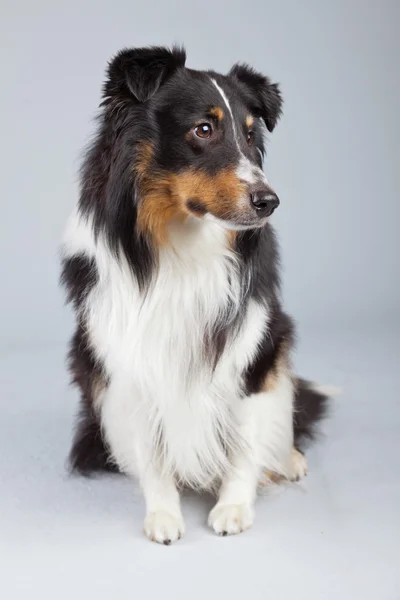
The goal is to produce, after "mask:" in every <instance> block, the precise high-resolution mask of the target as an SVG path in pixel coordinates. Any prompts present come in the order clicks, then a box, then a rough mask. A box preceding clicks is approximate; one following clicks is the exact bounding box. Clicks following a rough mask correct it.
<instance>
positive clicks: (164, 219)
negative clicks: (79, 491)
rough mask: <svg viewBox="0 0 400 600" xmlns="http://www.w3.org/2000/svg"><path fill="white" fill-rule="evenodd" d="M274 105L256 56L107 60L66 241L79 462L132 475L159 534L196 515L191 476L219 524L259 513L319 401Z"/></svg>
mask: <svg viewBox="0 0 400 600" xmlns="http://www.w3.org/2000/svg"><path fill="white" fill-rule="evenodd" d="M281 105H282V100H281V94H280V91H279V88H278V86H277V84H275V83H271V82H270V80H269V79H268V78H267V77H265V76H263V75H261V74H259V73H257V72H256V71H254V70H253V69H252V68H250V67H248V66H247V65H239V64H237V65H235V66H234V67H233V68H232V69H231V71H230V72H229V74H228V75H220V74H218V73H215V72H213V71H195V70H192V69H189V68H187V67H185V52H184V51H183V50H182V49H180V48H173V49H172V50H168V49H166V48H141V49H132V50H123V51H121V52H120V53H119V54H118V55H117V56H116V57H115V58H114V59H113V60H112V61H111V63H110V64H109V67H108V70H107V77H106V82H105V85H104V90H103V101H102V104H101V114H100V117H99V129H98V133H97V136H96V139H95V140H94V142H93V143H92V145H91V147H90V148H89V150H88V152H87V154H86V158H85V161H84V164H83V168H82V178H81V195H80V199H79V203H78V206H77V209H76V211H75V212H74V214H73V215H72V218H71V220H70V222H69V225H68V227H67V232H66V237H65V240H64V244H63V249H62V253H63V258H62V261H63V271H62V281H63V283H64V285H65V287H66V290H67V293H68V299H69V300H70V301H71V302H72V303H73V305H74V308H75V311H76V315H77V330H76V333H75V335H74V337H73V340H72V345H71V351H70V355H69V356H70V369H71V372H72V377H73V380H74V382H75V383H76V384H77V385H78V386H79V387H80V389H81V392H82V405H81V414H80V419H79V422H78V426H77V431H76V437H75V440H74V444H73V447H72V451H71V463H72V467H73V468H74V469H76V470H78V471H80V472H82V473H84V474H88V473H90V472H91V471H96V470H102V469H109V470H118V471H121V472H124V473H127V474H128V475H130V476H135V477H138V478H139V481H140V485H141V487H142V489H143V493H144V496H145V499H146V506H147V514H146V518H145V524H144V529H145V532H146V534H147V535H148V537H149V538H150V539H152V540H155V541H157V542H161V543H164V544H169V543H170V542H171V541H173V540H177V539H179V538H180V537H181V536H182V535H183V533H184V530H185V526H184V522H183V518H182V513H181V507H180V499H179V491H178V490H179V489H180V488H181V487H182V486H191V487H195V488H198V489H212V490H214V491H215V492H216V493H217V496H218V500H217V503H216V505H215V507H214V508H213V510H212V511H211V514H210V516H209V524H210V526H211V527H212V528H213V529H214V530H215V531H216V532H217V533H219V534H223V535H225V534H233V533H239V532H241V531H243V530H245V529H247V528H249V527H250V526H251V525H252V522H253V504H254V501H255V496H256V491H257V486H258V484H259V482H260V480H261V479H262V478H263V476H264V474H265V473H269V474H270V476H271V477H272V478H274V477H275V476H278V477H281V478H282V477H283V478H286V479H289V480H295V479H298V478H299V477H301V476H303V475H304V474H305V473H306V471H307V466H306V461H305V458H304V455H303V454H302V453H301V452H299V448H301V447H302V446H301V443H302V441H303V440H304V439H305V438H307V437H310V436H311V434H312V430H313V426H314V424H315V423H316V421H317V420H318V419H319V418H320V417H321V416H322V414H323V411H324V408H325V404H326V400H327V397H326V395H325V394H324V392H323V391H322V390H319V389H317V388H314V387H313V386H312V385H311V384H309V383H307V382H305V381H304V380H301V379H299V378H297V377H295V376H294V375H293V373H292V370H291V362H290V354H291V349H292V346H293V336H294V333H293V323H292V321H291V319H290V318H289V317H288V316H287V315H286V314H285V312H284V311H283V309H282V305H281V299H280V286H279V268H278V252H277V245H276V241H275V236H274V232H273V229H272V227H271V225H270V223H269V217H270V216H271V214H272V213H273V211H274V210H275V209H276V208H277V206H278V205H279V200H278V196H277V194H276V193H275V191H274V190H273V189H272V187H271V186H270V184H269V183H268V181H267V179H266V177H265V175H264V173H263V170H262V162H263V156H264V141H263V140H264V131H265V129H267V130H268V131H272V130H273V129H274V127H275V125H276V122H277V120H278V118H279V116H280V114H281Z"/></svg>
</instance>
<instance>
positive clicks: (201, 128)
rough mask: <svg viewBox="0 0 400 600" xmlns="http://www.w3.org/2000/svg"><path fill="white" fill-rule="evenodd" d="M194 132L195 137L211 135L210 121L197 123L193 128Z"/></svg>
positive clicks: (203, 137)
mask: <svg viewBox="0 0 400 600" xmlns="http://www.w3.org/2000/svg"><path fill="white" fill-rule="evenodd" d="M194 132H195V134H196V135H197V137H199V138H202V139H206V138H209V137H211V135H212V127H211V125H210V123H201V124H200V125H197V127H195V128H194Z"/></svg>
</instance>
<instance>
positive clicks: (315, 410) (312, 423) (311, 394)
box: [293, 378, 339, 450]
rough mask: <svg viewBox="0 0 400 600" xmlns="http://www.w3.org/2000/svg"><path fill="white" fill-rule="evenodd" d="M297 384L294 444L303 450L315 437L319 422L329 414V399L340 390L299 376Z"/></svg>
mask: <svg viewBox="0 0 400 600" xmlns="http://www.w3.org/2000/svg"><path fill="white" fill-rule="evenodd" d="M296 384H297V385H296V393H295V398H294V412H293V428H294V445H295V447H296V448H298V449H300V450H301V449H302V448H304V446H305V445H306V443H307V441H312V440H314V439H315V437H316V433H317V424H318V422H319V421H320V420H321V419H323V418H324V417H326V416H327V413H328V408H329V406H328V405H329V399H330V397H331V396H333V395H334V394H336V393H338V391H339V390H337V389H336V388H331V387H328V386H326V387H325V386H319V385H317V384H315V383H312V382H311V381H307V380H305V379H301V378H297V380H296Z"/></svg>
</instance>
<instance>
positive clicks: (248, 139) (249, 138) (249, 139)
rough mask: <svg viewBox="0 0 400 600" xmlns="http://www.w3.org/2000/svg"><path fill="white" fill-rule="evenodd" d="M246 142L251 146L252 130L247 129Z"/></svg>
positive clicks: (252, 140) (252, 139) (252, 141)
mask: <svg viewBox="0 0 400 600" xmlns="http://www.w3.org/2000/svg"><path fill="white" fill-rule="evenodd" d="M247 143H248V145H249V146H252V145H253V143H254V131H249V132H248V134H247Z"/></svg>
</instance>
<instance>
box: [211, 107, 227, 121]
mask: <svg viewBox="0 0 400 600" xmlns="http://www.w3.org/2000/svg"><path fill="white" fill-rule="evenodd" d="M209 112H210V115H212V116H213V117H215V118H216V119H217V121H222V119H223V118H224V116H225V115H224V111H223V110H222V108H221V107H220V106H213V107H212V108H210V111H209Z"/></svg>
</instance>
